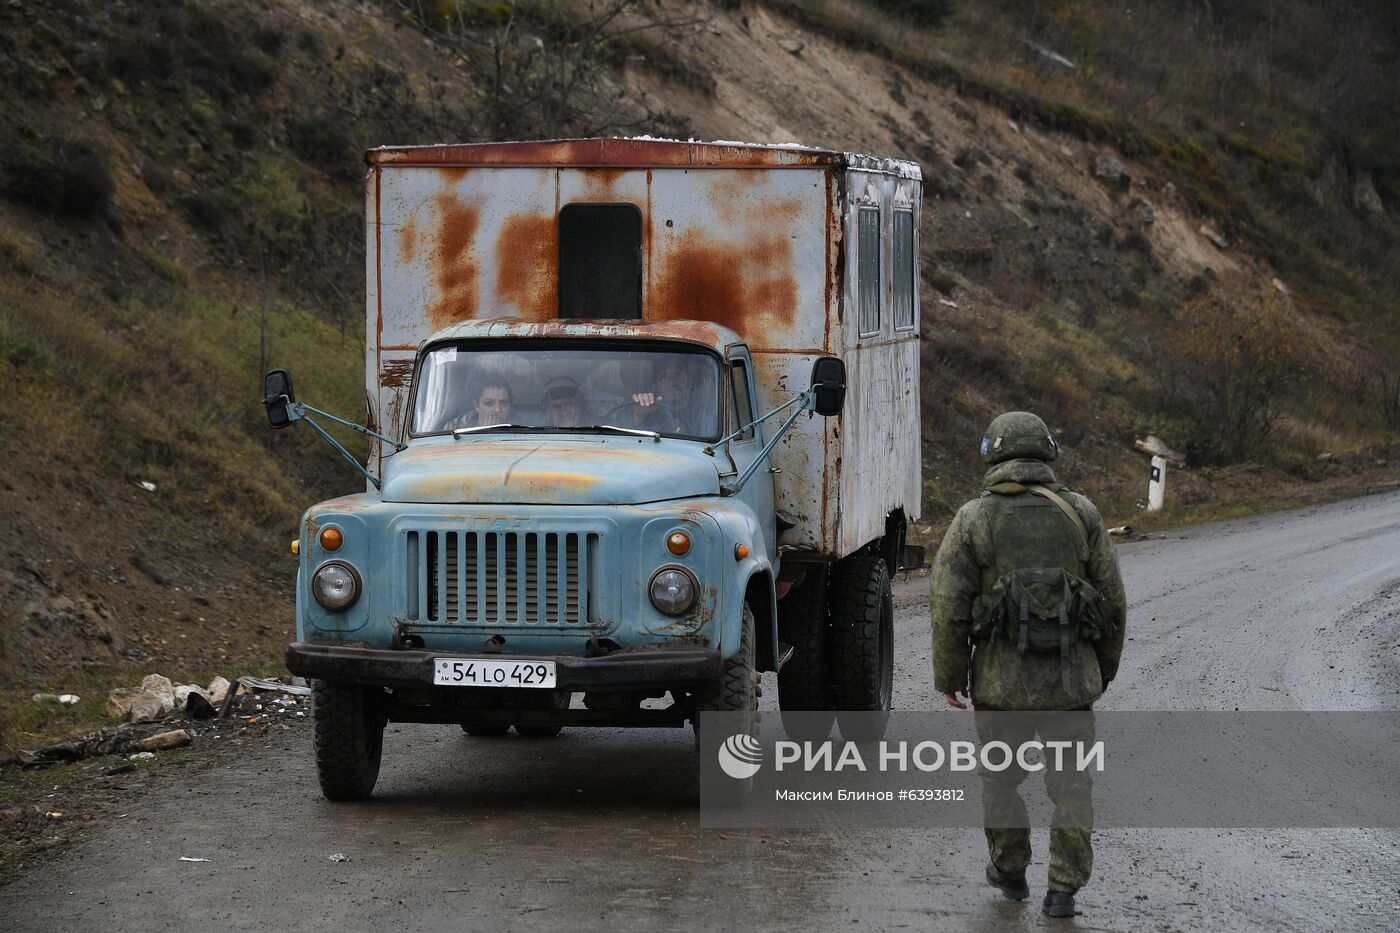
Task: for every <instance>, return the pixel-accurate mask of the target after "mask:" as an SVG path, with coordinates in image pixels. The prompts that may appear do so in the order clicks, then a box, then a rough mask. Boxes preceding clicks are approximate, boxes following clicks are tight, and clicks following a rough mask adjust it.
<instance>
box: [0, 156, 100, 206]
mask: <svg viewBox="0 0 1400 933" xmlns="http://www.w3.org/2000/svg"><path fill="white" fill-rule="evenodd" d="M113 190H114V185H113V183H112V176H111V175H110V174H109V173H108V171H107V162H106V160H105V159H104V158H103V156H102V154H101V153H100V152H98V151H97V150H96V149H94V148H93V147H91V146H89V145H87V144H86V143H80V142H72V141H70V140H65V139H50V140H43V141H40V142H37V143H35V144H33V145H15V146H10V147H9V148H7V149H5V150H4V151H3V152H0V195H3V196H4V197H6V198H8V199H9V200H11V201H14V202H15V203H17V204H23V205H25V206H26V207H32V208H34V209H36V210H39V211H43V212H44V213H46V214H52V215H56V216H59V217H75V218H77V217H99V216H102V215H104V214H106V213H107V209H108V206H109V204H110V203H111V200H112V192H113Z"/></svg>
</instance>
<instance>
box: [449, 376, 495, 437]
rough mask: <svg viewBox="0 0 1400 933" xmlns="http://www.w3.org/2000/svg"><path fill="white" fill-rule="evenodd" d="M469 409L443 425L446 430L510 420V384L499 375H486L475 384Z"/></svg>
mask: <svg viewBox="0 0 1400 933" xmlns="http://www.w3.org/2000/svg"><path fill="white" fill-rule="evenodd" d="M474 399H475V401H473V402H472V407H471V410H470V411H468V412H465V413H463V414H461V415H459V416H458V417H456V418H453V419H452V420H451V421H449V422H447V423H446V424H445V425H443V429H444V430H446V431H455V430H457V429H458V428H476V427H482V426H484V425H488V424H505V423H507V422H509V421H510V386H509V385H507V384H506V381H505V380H504V379H502V378H501V377H500V376H487V377H486V378H485V379H483V380H482V382H481V384H480V385H478V386H477V390H476V394H475V396H474Z"/></svg>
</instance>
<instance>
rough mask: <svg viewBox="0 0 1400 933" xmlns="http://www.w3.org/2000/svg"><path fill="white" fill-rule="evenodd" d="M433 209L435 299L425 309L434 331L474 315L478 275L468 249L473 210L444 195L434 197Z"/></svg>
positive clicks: (472, 237) (473, 234) (471, 242)
mask: <svg viewBox="0 0 1400 933" xmlns="http://www.w3.org/2000/svg"><path fill="white" fill-rule="evenodd" d="M437 208H438V211H437V212H438V217H439V219H440V222H439V225H438V234H437V244H436V247H435V249H434V252H433V265H434V268H436V269H437V284H438V299H437V301H435V302H434V303H433V305H432V307H430V308H429V309H428V319H429V320H430V321H432V323H433V328H434V329H436V328H440V327H445V326H447V325H448V324H451V323H453V322H455V321H462V320H466V319H467V318H470V317H473V316H474V315H475V314H476V297H477V296H476V282H477V278H478V276H479V274H480V269H479V268H478V267H477V262H476V257H475V256H474V255H473V249H472V247H473V245H474V241H475V239H476V226H477V220H478V216H477V215H478V212H477V209H476V208H475V207H473V206H472V205H470V204H463V203H462V202H461V201H459V200H458V199H457V198H456V197H454V196H453V195H452V194H448V193H444V194H440V195H438V196H437Z"/></svg>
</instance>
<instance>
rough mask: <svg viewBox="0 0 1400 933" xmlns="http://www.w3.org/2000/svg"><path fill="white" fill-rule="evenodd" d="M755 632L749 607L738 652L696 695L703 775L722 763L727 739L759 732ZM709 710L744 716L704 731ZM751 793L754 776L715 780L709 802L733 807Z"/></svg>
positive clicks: (697, 738)
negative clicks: (705, 713)
mask: <svg viewBox="0 0 1400 933" xmlns="http://www.w3.org/2000/svg"><path fill="white" fill-rule="evenodd" d="M753 629H754V621H753V610H752V609H750V608H749V607H748V605H747V604H746V605H745V606H744V619H743V630H742V634H741V635H740V637H739V650H738V651H737V652H735V653H734V654H733V655H732V656H731V657H729V658H726V659H725V660H724V661H723V662H721V664H720V676H719V680H717V681H715V682H714V683H713V684H709V685H706V686H704V687H701V688H700V690H699V691H698V692H697V693H696V695H695V718H694V720H693V722H694V725H695V755H696V764H697V765H698V767H699V769H700V771H701V773H702V774H703V773H706V771H707V769H708V768H710V767H711V766H712V765H713V763H715V762H717V761H719V760H720V759H719V754H720V751H721V746H722V745H724V744H725V743H726V740H730V741H733V740H734V739H735V737H736V736H738V735H740V734H747V735H750V736H752V735H754V733H755V732H756V730H757V725H758V717H757V711H758V689H757V686H758V675H757V673H756V672H755V671H754V654H753V639H754V631H753ZM709 710H712V711H715V712H723V713H731V714H735V713H738V714H743V715H735V716H731V717H726V719H728V720H731V721H727V722H724V723H722V724H720V723H714V722H711V724H710V725H709V726H707V727H706V728H703V729H702V728H701V726H700V713H701V712H702V711H709ZM752 792H753V775H749V776H748V777H739V778H734V777H733V776H732V775H731V776H729V777H724V778H723V779H722V780H716V781H715V782H714V783H713V784H712V785H711V787H710V790H709V796H708V797H707V799H708V800H709V801H710V802H711V803H713V804H715V805H716V806H721V807H734V806H738V805H739V804H741V803H743V802H744V801H745V800H747V799H748V796H749V794H751V793H752Z"/></svg>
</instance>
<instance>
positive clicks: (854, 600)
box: [831, 554, 894, 741]
mask: <svg viewBox="0 0 1400 933" xmlns="http://www.w3.org/2000/svg"><path fill="white" fill-rule="evenodd" d="M832 584H833V590H834V592H833V594H832V596H833V599H832V603H831V687H832V699H833V700H834V701H835V703H836V709H837V710H838V712H837V714H836V720H837V722H838V723H839V724H840V726H841V734H842V735H843V736H844V737H846V738H847V739H851V740H856V741H873V740H876V739H879V738H880V737H881V736H883V735H884V733H885V723H886V720H887V719H888V716H889V711H890V705H891V699H892V697H893V694H894V595H893V593H892V592H891V589H890V572H889V568H888V567H887V566H886V564H885V560H884V558H883V557H876V556H873V555H870V554H855V555H852V556H850V557H847V558H846V559H845V560H842V561H841V562H840V563H838V564H837V565H836V571H835V573H834V574H833V580H832ZM872 714H874V715H872Z"/></svg>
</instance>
